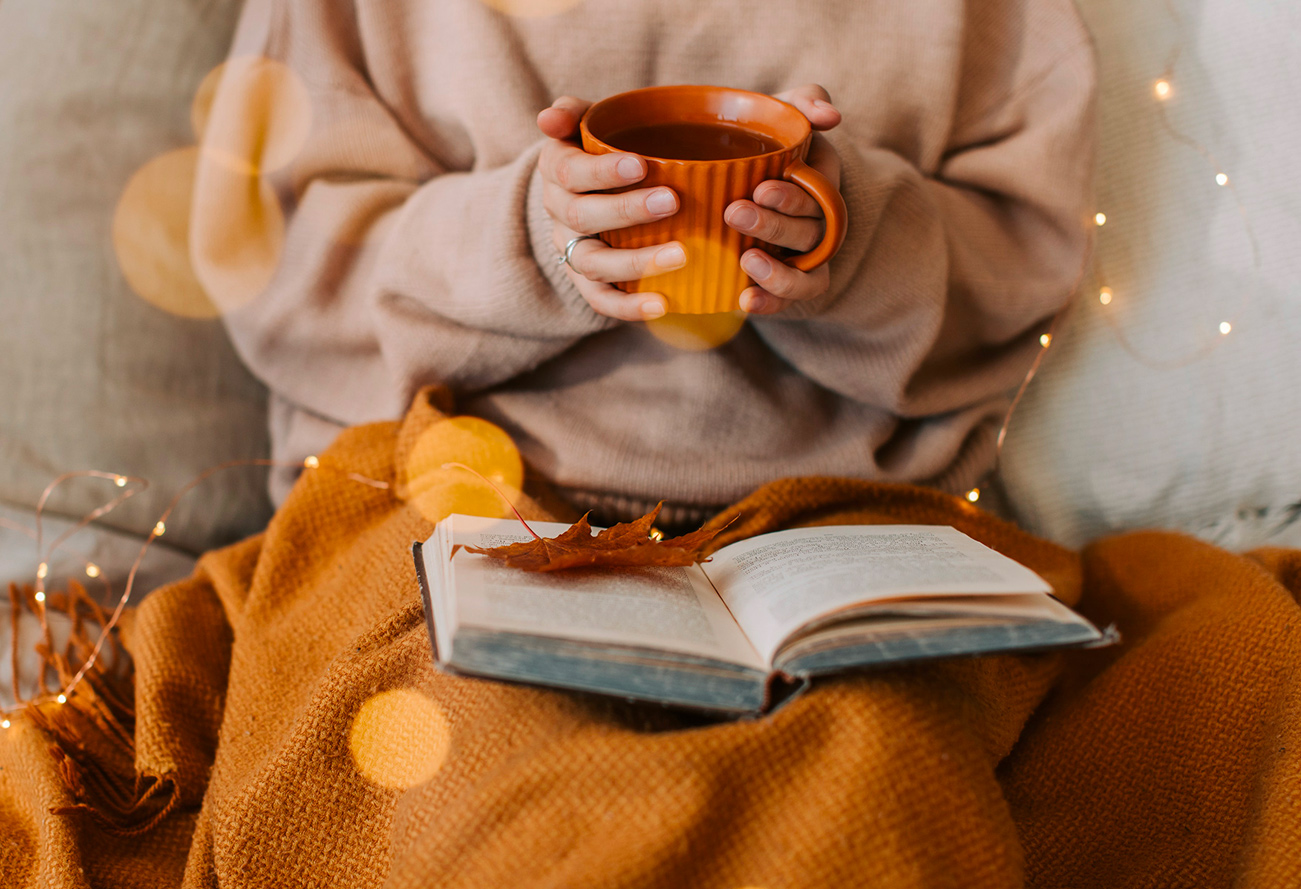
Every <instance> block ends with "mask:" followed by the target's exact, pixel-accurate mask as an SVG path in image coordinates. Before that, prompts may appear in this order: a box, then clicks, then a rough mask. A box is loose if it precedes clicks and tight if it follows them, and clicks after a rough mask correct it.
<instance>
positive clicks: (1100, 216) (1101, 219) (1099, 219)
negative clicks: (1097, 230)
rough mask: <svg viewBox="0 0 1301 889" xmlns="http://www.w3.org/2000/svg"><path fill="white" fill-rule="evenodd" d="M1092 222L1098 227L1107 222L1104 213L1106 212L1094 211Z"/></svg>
mask: <svg viewBox="0 0 1301 889" xmlns="http://www.w3.org/2000/svg"><path fill="white" fill-rule="evenodd" d="M1093 224H1094V225H1097V226H1099V227H1101V226H1104V225H1106V224H1107V214H1106V213H1095V214H1094V216H1093Z"/></svg>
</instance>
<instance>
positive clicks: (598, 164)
mask: <svg viewBox="0 0 1301 889" xmlns="http://www.w3.org/2000/svg"><path fill="white" fill-rule="evenodd" d="M538 170H539V171H540V172H541V173H542V178H543V179H544V180H545V181H547V182H550V183H552V184H553V185H558V186H560V187H561V188H563V189H565V191H571V192H574V193H575V194H577V193H580V192H584V191H601V190H603V189H607V188H620V187H622V186H625V185H632V184H633V183H634V182H640V181H641V180H642V179H644V178H646V161H644V160H642V159H641V158H640V157H638V156H637V155H635V154H588V153H587V152H586V151H584V150H583V149H581V148H579V147H578V146H577V145H569V144H567V143H564V142H559V141H557V142H548V143H547V144H546V145H544V146H542V154H541V155H539V156H538Z"/></svg>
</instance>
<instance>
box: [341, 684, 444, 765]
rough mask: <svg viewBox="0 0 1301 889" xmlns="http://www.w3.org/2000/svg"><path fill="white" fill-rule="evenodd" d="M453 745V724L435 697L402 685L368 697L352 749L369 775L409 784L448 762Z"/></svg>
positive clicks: (354, 758) (359, 714) (355, 721)
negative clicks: (448, 753)
mask: <svg viewBox="0 0 1301 889" xmlns="http://www.w3.org/2000/svg"><path fill="white" fill-rule="evenodd" d="M451 746H452V724H451V721H450V720H449V719H448V718H447V714H446V713H444V712H443V708H442V707H440V706H439V705H438V704H437V703H436V702H435V701H433V700H431V699H430V698H429V697H428V696H427V695H424V694H421V693H420V692H418V691H416V690H415V689H411V688H398V689H392V690H389V691H384V692H380V693H379V694H377V695H375V696H374V697H372V698H370V699H368V700H367V701H366V702H365V703H364V704H362V705H361V708H360V709H358V711H357V715H356V716H355V717H354V718H353V720H352V728H351V730H350V731H349V732H348V749H349V750H350V751H351V752H352V761H353V762H354V763H355V764H356V766H357V771H359V772H361V774H362V775H363V776H364V777H365V778H366V779H367V780H369V781H371V782H373V783H375V784H378V785H380V786H381V787H388V788H390V789H393V790H406V789H408V788H411V787H415V786H416V785H417V784H423V783H424V782H425V781H428V780H429V779H430V778H432V777H433V776H434V775H435V774H437V772H438V770H439V769H440V768H442V766H443V763H444V761H446V759H447V752H448V750H449V749H450V748H451Z"/></svg>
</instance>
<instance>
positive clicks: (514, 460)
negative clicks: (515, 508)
mask: <svg viewBox="0 0 1301 889" xmlns="http://www.w3.org/2000/svg"><path fill="white" fill-rule="evenodd" d="M449 463H462V464H464V465H466V466H469V467H471V468H472V469H473V470H474V472H470V471H468V470H466V469H462V468H460V467H455V466H448V465H447V464H449ZM405 469H406V478H407V490H408V494H409V497H410V499H411V502H412V503H413V504H414V505H415V506H416V508H417V509H418V510H419V511H420V514H421V515H423V516H424V517H425V518H426V519H428V520H429V521H431V522H438V521H441V520H442V519H444V518H446V517H447V516H449V515H451V514H452V513H454V512H456V513H461V514H463V515H478V516H489V517H505V516H509V515H512V513H511V509H510V505H509V504H508V503H507V502H506V501H505V500H503V499H502V494H505V495H506V497H508V498H510V500H511V501H512V502H514V501H517V500H518V499H519V495H520V490H521V488H523V486H524V461H523V459H522V458H521V457H520V453H519V449H518V448H516V447H515V443H514V442H513V441H511V438H510V436H509V435H507V434H506V433H505V432H504V431H503V430H502V429H501V428H500V427H498V426H495V425H493V424H492V423H489V422H488V421H487V420H483V419H480V418H478V417H449V418H447V419H444V420H439V421H438V422H436V423H434V424H433V425H431V426H430V427H429V428H428V429H426V430H425V431H424V432H422V433H421V434H420V437H419V438H418V439H417V440H416V443H415V446H414V447H412V449H411V452H410V454H409V455H408V457H407V460H406V467H405ZM476 472H477V473H478V474H479V475H476V474H475V473H476ZM480 475H481V476H483V478H480V477H479V476H480ZM484 479H488V481H490V482H491V483H492V484H489V483H488V482H487V481H484ZM493 485H496V486H497V488H499V489H500V490H501V494H499V493H498V492H497V491H496V490H494V489H493Z"/></svg>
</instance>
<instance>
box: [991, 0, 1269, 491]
mask: <svg viewBox="0 0 1301 889" xmlns="http://www.w3.org/2000/svg"><path fill="white" fill-rule="evenodd" d="M1165 8H1166V11H1167V12H1168V13H1169V15H1170V16H1171V17H1172V18H1173V19H1174V20H1175V22H1176V23H1177V24H1179V25H1182V18H1181V16H1180V15H1179V13H1178V12H1177V11H1176V10H1175V8H1174V7H1173V6H1172V5H1171V3H1170V2H1169V0H1166V2H1165ZM1182 48H1183V47H1182V44H1180V45H1177V46H1176V47H1175V48H1174V50H1173V51H1172V52H1171V54H1170V56H1169V58H1168V59H1167V60H1166V64H1165V66H1164V68H1163V70H1162V73H1161V75H1160V76H1159V77H1158V78H1157V79H1156V80H1155V81H1153V83H1152V93H1151V94H1152V97H1153V99H1154V101H1155V103H1156V115H1157V120H1158V121H1159V123H1160V125H1161V128H1162V129H1163V130H1164V131H1165V133H1166V134H1167V135H1168V136H1170V138H1171V139H1173V140H1175V141H1176V142H1178V143H1180V144H1182V145H1184V146H1186V147H1188V148H1190V149H1192V150H1193V151H1194V152H1196V153H1197V154H1198V155H1199V156H1200V157H1201V158H1202V160H1203V161H1204V162H1205V163H1206V165H1207V166H1208V168H1209V169H1210V173H1211V175H1210V177H1209V179H1210V181H1211V182H1214V184H1215V186H1216V187H1217V188H1222V189H1226V190H1227V191H1228V192H1229V193H1230V194H1231V195H1232V196H1233V199H1234V203H1235V205H1236V209H1237V211H1238V215H1239V217H1240V219H1241V221H1242V227H1243V232H1244V233H1245V235H1246V238H1247V242H1248V243H1249V245H1250V247H1251V257H1252V269H1253V273H1254V274H1255V275H1256V276H1257V277H1259V275H1260V266H1261V251H1260V242H1259V239H1258V238H1257V237H1256V231H1255V228H1254V227H1253V226H1252V224H1251V217H1250V214H1249V213H1248V212H1247V207H1246V204H1245V203H1244V202H1243V200H1242V196H1241V194H1240V193H1239V192H1238V189H1237V188H1236V187H1235V185H1234V182H1233V180H1232V179H1231V177H1230V176H1229V174H1228V172H1227V171H1226V170H1225V169H1224V167H1223V165H1222V164H1221V163H1220V161H1219V159H1218V158H1217V157H1216V156H1215V154H1214V153H1213V152H1212V151H1211V150H1210V149H1209V148H1208V147H1207V146H1206V145H1204V144H1202V143H1201V142H1199V141H1197V140H1196V139H1194V138H1192V137H1191V136H1189V135H1188V134H1186V133H1184V132H1183V131H1181V130H1179V129H1178V128H1176V127H1175V125H1174V124H1173V123H1172V122H1171V120H1170V115H1169V113H1168V107H1169V103H1170V100H1171V99H1172V98H1174V96H1175V85H1174V82H1175V77H1174V71H1175V66H1176V64H1177V63H1178V61H1179V56H1180V53H1181V52H1182ZM1107 221H1108V219H1107V214H1106V213H1105V212H1103V210H1101V209H1098V210H1097V211H1096V212H1095V213H1094V214H1093V218H1092V224H1093V226H1094V227H1095V228H1097V229H1098V230H1099V236H1101V235H1102V232H1101V230H1102V229H1103V227H1104V226H1106V224H1107ZM1089 265H1091V266H1092V269H1093V272H1094V276H1095V277H1096V278H1097V279H1098V287H1097V289H1096V291H1094V298H1096V299H1097V301H1098V304H1099V305H1100V306H1102V308H1103V310H1104V311H1103V319H1104V321H1105V322H1106V324H1107V326H1108V328H1109V329H1110V331H1111V333H1112V334H1113V335H1114V336H1115V338H1116V341H1117V342H1118V343H1119V344H1120V346H1121V348H1122V349H1124V350H1125V352H1127V353H1128V354H1129V355H1130V357H1132V358H1133V359H1134V360H1135V361H1137V362H1139V363H1140V364H1143V365H1145V366H1147V367H1151V368H1154V369H1159V370H1171V369H1178V368H1181V367H1187V366H1188V365H1190V364H1192V363H1193V362H1194V361H1198V360H1200V359H1202V358H1205V357H1206V356H1207V355H1209V354H1210V353H1211V352H1213V351H1214V350H1215V349H1217V348H1218V347H1219V346H1220V345H1222V344H1223V343H1224V341H1225V338H1226V337H1228V336H1229V334H1231V333H1233V332H1234V331H1235V330H1236V329H1238V318H1239V317H1240V315H1241V313H1242V311H1243V310H1244V309H1245V304H1246V301H1247V299H1248V298H1249V297H1250V295H1251V292H1252V289H1251V288H1243V289H1242V291H1241V293H1240V302H1239V305H1238V307H1237V311H1236V312H1235V313H1234V314H1233V315H1231V316H1229V317H1224V318H1222V319H1221V320H1220V321H1218V322H1217V323H1216V324H1215V327H1214V332H1213V333H1211V335H1209V336H1207V337H1206V338H1204V339H1203V341H1202V343H1201V344H1199V345H1198V346H1197V347H1196V348H1195V349H1193V350H1192V351H1191V352H1189V353H1188V354H1186V355H1183V356H1180V357H1177V358H1172V359H1156V358H1152V357H1151V356H1149V355H1147V354H1145V353H1144V352H1143V351H1142V350H1140V349H1137V348H1135V347H1134V345H1133V343H1132V342H1131V341H1130V339H1129V337H1128V336H1127V335H1126V333H1125V330H1124V328H1123V327H1122V326H1121V325H1120V323H1119V321H1118V319H1117V312H1116V309H1117V308H1119V306H1120V305H1121V297H1120V295H1119V294H1118V293H1117V291H1116V289H1115V288H1114V287H1113V286H1112V285H1111V284H1110V283H1108V280H1107V275H1106V273H1105V270H1104V269H1103V264H1102V262H1101V260H1100V259H1099V258H1098V255H1097V251H1096V250H1095V251H1093V255H1092V256H1091V258H1090V261H1086V264H1085V267H1084V268H1082V269H1081V275H1080V277H1078V278H1077V279H1076V281H1075V285H1074V286H1073V287H1072V294H1073V297H1072V299H1071V303H1074V301H1075V299H1076V298H1078V297H1079V296H1080V294H1081V285H1082V283H1083V281H1084V273H1085V271H1086V270H1087V268H1088V266H1089ZM1070 308H1071V305H1069V304H1068V305H1067V307H1066V308H1064V309H1063V310H1062V311H1061V312H1059V313H1058V314H1057V315H1056V316H1054V317H1053V319H1052V322H1051V324H1050V325H1049V329H1048V331H1047V332H1046V333H1043V334H1041V335H1040V337H1039V345H1040V347H1041V348H1040V350H1039V353H1038V354H1037V355H1036V356H1035V359H1034V362H1033V363H1032V364H1031V366H1030V369H1029V371H1028V372H1027V373H1026V375H1025V377H1024V378H1023V379H1022V381H1021V384H1020V386H1019V387H1018V389H1017V391H1016V394H1015V395H1014V396H1013V398H1012V401H1011V403H1010V405H1009V407H1008V410H1007V413H1006V414H1005V415H1004V417H1003V422H1002V425H1001V427H1000V428H999V432H998V440H997V445H996V447H995V454H996V457H995V460H996V464H997V460H998V459H999V458H1001V456H1002V452H1003V443H1004V441H1005V440H1006V438H1007V431H1008V427H1009V426H1010V425H1011V422H1012V415H1013V414H1014V413H1015V412H1016V409H1017V406H1018V405H1019V404H1020V402H1021V399H1022V396H1023V395H1024V394H1025V391H1026V389H1027V387H1028V386H1029V385H1030V381H1031V380H1033V379H1034V377H1035V375H1036V374H1037V373H1038V371H1039V368H1040V366H1041V365H1042V363H1043V359H1044V355H1045V353H1046V352H1047V351H1048V349H1049V347H1050V346H1051V345H1052V344H1053V341H1054V338H1055V334H1056V331H1057V327H1058V325H1059V323H1060V322H1061V320H1062V319H1063V318H1064V317H1065V315H1066V313H1067V311H1069V309H1070ZM965 496H966V499H967V500H968V501H969V502H971V503H975V502H977V501H978V500H979V499H980V488H978V487H977V488H972V489H971V490H969V491H968V492H967V493H966V495H965Z"/></svg>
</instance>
